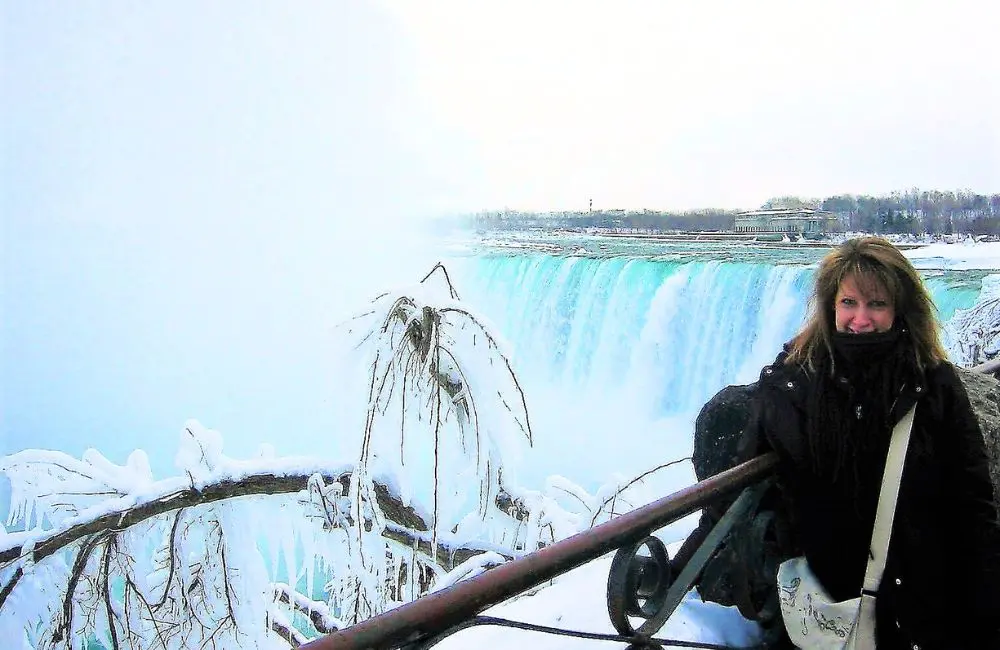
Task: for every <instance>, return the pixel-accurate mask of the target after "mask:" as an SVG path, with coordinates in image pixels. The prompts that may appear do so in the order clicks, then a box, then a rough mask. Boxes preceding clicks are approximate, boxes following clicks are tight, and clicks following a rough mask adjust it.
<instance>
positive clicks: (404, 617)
mask: <svg viewBox="0 0 1000 650" xmlns="http://www.w3.org/2000/svg"><path fill="white" fill-rule="evenodd" d="M777 464H778V457H777V455H776V454H774V453H773V452H772V453H768V454H765V455H763V456H759V457H757V458H754V459H752V460H750V461H747V462H745V463H743V464H741V465H737V466H736V467H733V468H731V469H728V470H726V471H724V472H721V473H719V474H716V475H715V476H711V477H709V478H707V479H705V480H703V481H700V482H698V483H696V484H695V485H692V486H690V487H687V488H684V489H682V490H680V491H678V492H675V493H673V494H671V495H669V496H666V497H664V498H662V499H659V500H658V501H655V502H653V503H651V504H649V505H647V506H644V507H642V508H638V509H636V510H633V511H632V512H629V513H626V514H624V515H621V516H620V517H616V518H615V519H612V520H611V521H608V522H606V523H604V524H601V525H599V526H595V527H594V528H591V529H590V530H586V531H583V532H581V533H577V534H576V535H573V536H572V537H568V538H566V539H564V540H562V541H559V542H556V543H554V544H552V545H550V546H547V547H545V548H543V549H540V550H538V551H535V552H533V553H529V554H528V555H525V556H524V557H521V558H518V559H516V560H513V561H511V562H507V563H506V564H503V565H501V566H498V567H496V568H494V569H490V570H489V571H486V572H485V573H482V574H480V575H478V576H476V577H474V578H470V579H468V580H463V581H461V582H458V583H456V584H454V585H452V586H450V587H447V588H445V589H442V590H441V591H437V592H434V593H431V594H427V595H425V596H422V597H420V598H418V599H417V600H414V601H412V602H410V603H406V604H404V605H401V606H399V607H397V608H395V609H393V610H390V611H388V612H385V613H383V614H380V615H378V616H374V617H372V618H370V619H368V620H365V621H362V622H360V623H358V624H356V625H352V626H351V627H349V628H345V629H343V630H339V631H337V632H335V633H333V634H330V635H328V636H326V637H323V638H320V639H316V640H314V641H311V642H309V643H307V644H305V645H303V646H301V647H302V648H303V649H305V650H348V649H361V648H394V647H399V646H401V645H405V644H408V643H414V642H418V641H421V640H424V639H428V638H430V637H433V636H435V635H438V634H441V633H444V632H446V631H447V630H449V629H450V628H452V627H454V626H455V625H458V624H461V623H462V622H464V621H467V620H468V619H470V618H473V617H475V616H476V615H477V614H479V613H480V612H482V611H483V610H485V609H487V608H488V607H492V606H493V605H496V604H498V603H501V602H503V601H505V600H507V599H508V598H511V597H513V596H516V595H517V594H519V593H521V592H524V591H526V590H528V589H531V588H532V587H535V586H538V585H540V584H542V583H544V582H546V581H548V580H551V579H553V578H555V577H557V576H559V575H562V574H563V573H566V572H567V571H570V570H572V569H575V568H577V567H579V566H581V565H583V564H586V563H587V562H590V561H592V560H595V559H597V558H599V557H601V556H602V555H604V554H605V553H608V552H610V551H613V550H615V549H617V548H620V547H622V546H625V545H627V544H635V543H636V542H639V541H640V540H642V539H644V538H646V537H647V536H648V535H649V534H650V533H652V532H653V531H655V530H657V529H660V528H663V527H664V526H666V525H668V524H670V523H672V522H674V521H676V520H678V519H680V518H682V517H685V516H687V515H689V514H691V513H692V512H695V511H697V510H700V509H701V508H704V507H705V506H706V505H708V504H710V503H712V502H713V501H715V500H717V499H720V498H722V497H725V496H727V495H731V494H733V493H735V492H738V491H739V490H742V489H744V488H746V487H748V486H750V485H753V484H754V483H757V482H759V481H760V480H762V479H764V478H766V477H767V476H768V475H770V474H771V473H772V472H773V471H774V469H775V468H776V467H777Z"/></svg>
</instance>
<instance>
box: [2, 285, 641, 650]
mask: <svg viewBox="0 0 1000 650" xmlns="http://www.w3.org/2000/svg"><path fill="white" fill-rule="evenodd" d="M338 332H340V334H341V335H343V337H344V341H345V342H347V343H348V344H349V354H348V355H347V358H348V359H350V360H352V361H353V364H354V365H352V366H350V367H354V368H357V369H358V371H359V372H358V375H357V378H358V379H359V381H357V382H353V383H354V385H356V386H358V387H360V388H359V391H360V392H359V397H358V402H357V404H358V405H360V409H362V410H363V418H358V421H363V425H362V426H361V427H360V430H358V431H353V432H352V431H343V432H336V435H351V436H357V439H358V441H359V444H358V452H357V455H356V456H354V457H352V458H347V459H338V460H336V461H324V460H321V459H319V458H313V457H309V458H292V457H279V456H277V455H276V454H275V451H274V449H273V448H272V447H271V446H267V445H265V446H263V447H262V448H261V450H260V451H259V453H258V454H257V456H256V457H254V458H250V459H234V458H231V457H229V456H227V455H226V454H225V453H224V452H223V437H222V435H221V434H220V433H219V432H217V431H213V430H211V429H208V428H206V427H203V426H202V425H201V424H199V423H198V422H197V421H190V422H188V423H187V425H186V426H185V427H184V428H183V430H182V431H181V434H180V443H179V449H178V452H177V455H176V458H175V465H176V468H177V470H178V474H177V475H175V476H172V477H168V478H162V479H156V478H155V477H154V476H153V474H152V471H151V470H150V463H149V459H148V458H147V456H146V454H145V452H143V451H141V450H137V451H135V452H134V453H133V454H132V455H131V456H130V457H129V458H128V460H127V462H126V463H125V464H124V465H117V464H115V463H113V462H111V461H109V460H108V459H107V458H105V457H104V456H103V455H101V454H100V453H99V452H98V451H96V450H88V451H87V452H85V453H84V454H83V456H82V457H81V458H74V457H72V456H70V455H68V454H66V453H63V452H58V451H42V450H24V451H19V452H17V453H14V454H11V455H9V456H6V457H3V458H2V459H0V472H3V474H5V475H6V477H7V478H8V479H9V481H10V485H11V502H10V504H9V508H8V510H9V513H10V515H9V518H8V521H7V524H6V526H7V529H6V531H0V638H3V639H4V640H5V647H9V648H24V649H27V648H83V647H92V646H88V644H90V643H92V642H93V641H96V642H98V643H99V644H100V645H101V646H103V647H104V648H106V649H109V650H110V649H114V650H118V649H121V648H156V649H163V650H166V649H173V648H177V649H180V648H231V647H241V648H245V649H246V648H255V647H257V648H285V647H288V646H289V645H290V646H292V647H295V646H298V645H300V644H301V643H303V642H304V641H305V640H307V639H308V638H312V637H315V636H316V635H318V634H322V633H326V632H330V631H332V630H335V629H337V628H339V627H340V626H342V625H345V624H350V623H352V622H355V621H357V620H361V619H364V618H367V617H369V616H372V615H374V614H377V613H379V612H381V611H384V610H385V609H387V608H390V607H392V606H394V604H396V603H401V602H406V601H409V600H412V599H413V598H416V597H417V596H419V595H421V594H422V593H425V592H427V591H428V590H430V589H435V588H441V587H443V586H446V585H448V584H451V583H453V582H454V581H455V580H458V579H461V578H464V577H467V576H470V575H475V574H476V573H479V572H481V571H483V570H485V569H487V568H488V567H490V566H492V565H495V564H498V563H502V562H504V561H506V560H507V559H509V558H511V557H513V556H516V555H518V554H520V553H524V552H528V551H531V550H534V549H536V548H538V547H539V546H540V545H542V544H545V543H547V542H550V541H553V540H556V539H559V538H561V537H564V536H566V535H568V534H571V533H574V532H576V531H578V530H580V529H582V528H584V527H587V526H590V525H593V524H594V523H597V522H599V521H601V520H604V519H607V518H608V517H610V516H613V514H614V512H615V510H616V508H617V511H618V512H621V511H622V510H624V509H628V508H629V507H630V505H631V503H630V502H629V500H628V499H629V496H628V494H626V493H624V492H623V489H624V488H626V487H632V488H634V487H635V485H636V484H637V483H636V482H634V481H633V482H626V481H621V482H615V483H613V484H611V485H609V486H607V487H606V488H603V489H602V490H600V491H599V492H598V493H597V494H596V495H590V494H588V493H587V492H586V491H584V490H583V489H581V488H580V487H579V486H576V485H574V484H573V483H572V482H571V481H569V480H567V479H564V478H561V477H551V478H550V479H549V480H548V481H547V482H546V485H545V486H544V487H543V488H542V489H541V490H527V489H524V488H522V487H520V486H519V485H518V484H517V482H516V472H515V471H514V470H515V469H516V462H517V458H518V457H519V456H520V455H522V454H524V453H526V450H527V449H528V448H529V447H530V444H531V441H532V436H533V435H534V434H533V432H532V429H531V426H530V422H529V416H528V407H527V402H526V399H525V395H524V393H523V391H522V390H521V386H520V384H519V383H518V380H517V377H516V375H515V373H514V371H513V367H512V361H511V355H510V354H509V353H508V351H507V350H506V347H505V344H504V343H503V341H502V340H501V339H500V338H499V336H498V335H497V333H496V332H495V330H494V328H493V327H492V326H490V324H489V323H488V321H487V320H486V319H485V318H483V317H481V316H480V315H478V314H476V313H475V311H474V310H473V309H472V308H471V307H470V306H469V305H467V304H465V303H463V302H462V301H461V300H460V299H459V296H458V293H457V292H456V290H455V289H454V287H453V286H452V284H451V282H450V280H449V278H448V274H447V271H446V270H445V268H444V267H443V266H440V265H438V266H436V267H435V268H434V269H433V270H432V271H431V273H429V274H428V276H427V277H425V278H424V280H423V281H422V282H421V283H419V284H418V285H416V286H413V287H409V288H407V289H405V290H402V291H396V292H392V293H386V294H383V295H381V296H378V297H377V298H376V299H375V300H374V301H373V302H372V304H371V305H370V306H369V308H368V309H367V310H365V311H364V312H363V313H361V314H359V315H358V316H357V317H356V318H354V319H351V320H350V321H348V322H347V323H345V324H344V325H343V326H342V327H341V328H339V329H338ZM362 380H363V381H362ZM443 477H448V478H447V480H444V478H443Z"/></svg>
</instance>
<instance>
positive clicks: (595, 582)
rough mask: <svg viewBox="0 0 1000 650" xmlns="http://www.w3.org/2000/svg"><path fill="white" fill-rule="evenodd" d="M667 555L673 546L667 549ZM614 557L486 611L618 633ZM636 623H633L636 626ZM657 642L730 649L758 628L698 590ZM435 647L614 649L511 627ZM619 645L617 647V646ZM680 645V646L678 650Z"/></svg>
mask: <svg viewBox="0 0 1000 650" xmlns="http://www.w3.org/2000/svg"><path fill="white" fill-rule="evenodd" d="M668 550H670V551H671V552H672V551H674V550H676V545H672V546H668ZM612 557H613V554H611V555H608V556H606V557H602V558H601V559H599V560H597V561H594V562H591V563H589V564H586V565H584V566H582V567H580V568H578V569H574V570H573V571H570V572H569V573H566V574H564V575H563V576H560V577H559V578H556V579H555V580H554V581H553V583H552V584H551V585H550V586H547V587H545V588H543V589H540V590H538V591H537V592H534V593H532V594H531V595H526V596H520V597H518V598H515V599H513V600H510V601H508V602H506V603H503V604H501V605H497V606H496V607H492V608H490V609H488V610H486V611H485V612H484V615H486V616H497V617H502V618H507V619H512V620H516V621H523V622H527V623H534V624H538V625H547V626H551V627H559V628H563V629H570V630H576V631H581V632H596V633H599V634H616V632H615V630H614V627H613V626H612V625H611V619H610V618H609V617H608V608H607V601H606V599H607V581H608V571H609V570H610V568H611V558H612ZM639 624H640V621H636V622H634V623H633V625H635V626H638V625H639ZM656 637H657V638H660V639H677V640H684V641H696V642H700V643H717V644H719V645H725V646H731V647H734V648H740V647H747V646H752V645H754V643H756V642H757V627H756V625H755V624H753V623H750V622H749V621H747V620H746V619H744V618H743V617H742V616H741V615H740V613H739V612H738V611H736V608H735V607H723V606H721V605H717V604H715V603H710V602H703V601H702V600H701V599H700V598H699V597H698V594H697V592H695V591H692V592H690V593H688V595H687V597H686V598H685V599H684V601H683V602H682V603H681V604H680V606H679V607H678V608H677V611H675V612H674V614H673V616H671V618H670V620H668V621H667V623H666V625H664V626H663V628H662V629H661V630H660V631H659V632H658V633H657V634H656ZM437 647H439V648H442V650H459V649H462V648H496V649H497V650H523V649H524V648H538V649H539V650H542V649H544V650H586V648H589V647H593V648H594V650H601V648H608V647H615V646H613V645H612V644H611V643H608V642H606V641H595V640H584V639H579V638H575V637H570V636H559V635H553V634H545V633H541V632H535V631H527V630H518V629H512V628H509V627H497V626H479V627H474V628H470V629H466V630H462V631H461V632H458V633H456V634H455V635H453V636H451V637H449V638H448V639H446V640H445V641H444V642H442V643H440V644H439V645H438V646H437ZM617 647H621V645H620V644H619V646H617ZM682 647H683V646H682Z"/></svg>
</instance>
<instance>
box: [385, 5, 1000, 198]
mask: <svg viewBox="0 0 1000 650" xmlns="http://www.w3.org/2000/svg"><path fill="white" fill-rule="evenodd" d="M484 4H489V5H490V8H483V5H484ZM390 6H391V7H392V8H393V13H394V15H396V16H398V17H399V18H400V20H401V22H402V25H403V30H404V32H405V33H406V34H407V35H408V36H409V38H411V39H412V40H413V42H414V43H415V46H416V48H417V51H418V57H417V59H416V61H415V62H414V67H413V74H414V79H415V81H416V90H417V91H418V92H419V93H421V95H422V97H423V98H424V100H425V101H426V102H427V105H428V106H429V107H431V109H432V113H433V115H435V116H436V117H437V118H438V119H439V120H440V121H441V122H442V123H443V124H446V125H448V127H449V135H450V136H451V137H453V138H457V139H459V140H460V141H464V142H465V143H466V146H467V147H468V149H469V150H470V153H471V156H472V160H473V161H474V166H473V168H474V169H476V170H478V171H480V172H481V177H480V179H478V180H480V181H482V185H479V186H477V187H478V191H477V193H476V194H475V195H474V203H476V204H477V205H497V204H502V203H508V204H510V205H512V206H522V205H524V206H531V207H560V208H571V207H580V206H582V205H585V202H586V199H587V198H588V197H593V198H594V201H595V205H601V206H621V207H684V206H688V207H690V206H726V207H755V206H756V205H757V204H759V203H760V202H762V201H764V200H765V199H767V198H768V197H769V196H772V195H780V194H799V195H807V196H808V195H815V196H822V195H829V194H833V193H839V192H852V193H881V192H889V191H892V190H894V189H905V188H909V187H912V186H920V187H922V188H941V189H947V188H960V187H969V188H972V189H975V190H978V191H994V192H995V191H1000V110H998V109H997V106H998V102H997V99H998V98H1000V94H998V88H1000V54H998V52H997V50H996V46H995V44H994V43H993V41H994V28H995V26H996V25H997V24H998V18H1000V14H998V10H997V9H996V8H995V7H996V5H995V3H987V2H957V3H956V2H947V3H946V2H933V3H930V2H919V1H914V0H900V1H895V2H886V1H879V0H877V1H871V0H862V1H854V0H850V1H847V2H801V1H788V2H776V1H774V0H758V1H755V2H726V1H721V0H709V1H705V2H690V1H682V2H675V1H664V0H651V1H648V2H590V1H580V0H576V1H573V2H537V1H524V2H522V1H509V2H502V3H473V2H461V1H458V0H451V1H447V2H435V3H403V2H399V3H390Z"/></svg>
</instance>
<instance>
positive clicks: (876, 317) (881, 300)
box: [833, 275, 896, 334]
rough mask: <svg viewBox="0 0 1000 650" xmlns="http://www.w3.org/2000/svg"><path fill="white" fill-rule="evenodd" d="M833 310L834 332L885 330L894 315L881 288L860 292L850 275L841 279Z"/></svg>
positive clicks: (889, 298)
mask: <svg viewBox="0 0 1000 650" xmlns="http://www.w3.org/2000/svg"><path fill="white" fill-rule="evenodd" d="M833 309H834V316H835V321H836V327H837V331H838V332H850V333H852V334H872V333H875V332H887V331H889V330H890V329H891V328H892V321H893V319H894V318H895V317H896V310H895V308H894V306H893V304H892V298H891V297H890V296H889V295H888V293H887V292H886V290H885V289H884V288H883V287H881V286H878V287H877V289H876V290H873V292H872V293H870V294H865V293H862V292H861V290H860V289H858V287H857V284H856V283H855V282H854V276H851V275H849V276H847V277H845V278H844V279H843V280H842V281H841V283H840V288H839V289H837V296H836V298H834V306H833Z"/></svg>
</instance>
